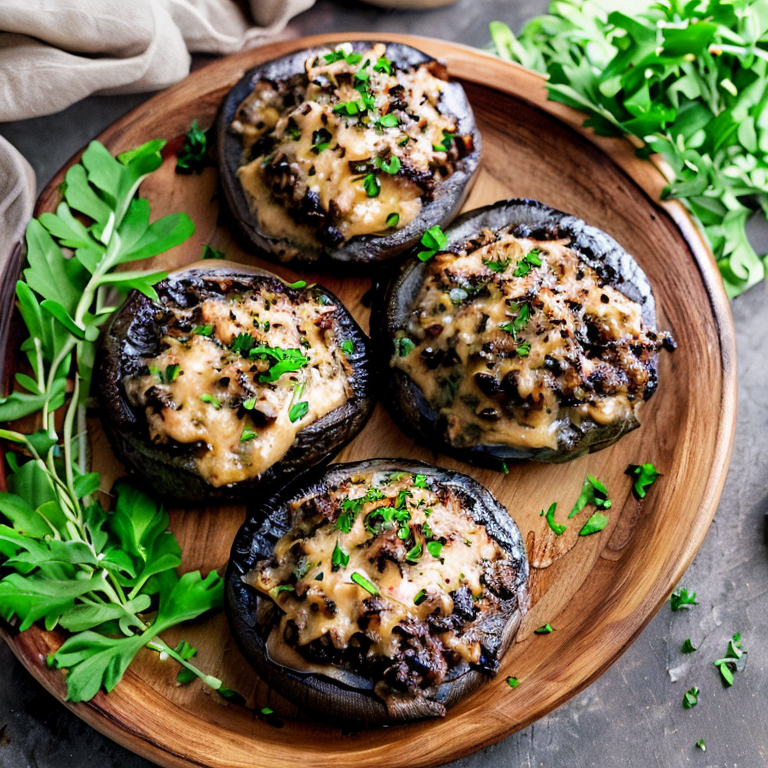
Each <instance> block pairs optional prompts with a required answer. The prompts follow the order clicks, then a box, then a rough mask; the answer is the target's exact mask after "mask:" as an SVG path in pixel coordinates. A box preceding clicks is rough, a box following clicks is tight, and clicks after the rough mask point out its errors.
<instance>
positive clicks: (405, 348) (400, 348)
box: [395, 336, 416, 357]
mask: <svg viewBox="0 0 768 768" xmlns="http://www.w3.org/2000/svg"><path fill="white" fill-rule="evenodd" d="M415 348H416V345H415V344H414V343H413V342H412V341H411V340H410V339H409V338H408V337H407V336H401V337H400V338H398V339H396V340H395V350H396V352H397V356H398V357H405V356H406V355H408V354H409V353H410V352H412V351H413V350H414V349H415Z"/></svg>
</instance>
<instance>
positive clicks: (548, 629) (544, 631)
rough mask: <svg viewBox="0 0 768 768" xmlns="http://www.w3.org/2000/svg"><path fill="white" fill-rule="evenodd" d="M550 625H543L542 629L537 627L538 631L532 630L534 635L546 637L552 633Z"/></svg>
mask: <svg viewBox="0 0 768 768" xmlns="http://www.w3.org/2000/svg"><path fill="white" fill-rule="evenodd" d="M554 631H555V630H554V629H553V627H552V625H551V624H545V625H544V626H543V627H539V628H538V629H534V630H533V634H534V635H548V634H550V633H551V632H554Z"/></svg>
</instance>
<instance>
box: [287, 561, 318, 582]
mask: <svg viewBox="0 0 768 768" xmlns="http://www.w3.org/2000/svg"><path fill="white" fill-rule="evenodd" d="M318 565H319V563H318ZM311 570H312V563H310V562H309V560H307V559H306V558H305V557H302V558H301V560H299V564H298V565H297V566H296V567H295V568H294V569H293V575H294V576H295V577H296V579H297V580H298V579H303V578H304V577H305V576H306V575H307V574H308V573H309V572H310V571H311Z"/></svg>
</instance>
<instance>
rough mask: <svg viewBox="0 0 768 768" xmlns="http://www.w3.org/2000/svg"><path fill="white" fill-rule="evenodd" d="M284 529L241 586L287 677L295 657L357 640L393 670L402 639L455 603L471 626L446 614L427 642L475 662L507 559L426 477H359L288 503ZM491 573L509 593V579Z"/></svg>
mask: <svg viewBox="0 0 768 768" xmlns="http://www.w3.org/2000/svg"><path fill="white" fill-rule="evenodd" d="M293 520H294V523H293V525H292V527H291V530H290V531H289V532H288V533H286V534H285V535H284V536H283V537H282V538H281V539H280V540H279V541H278V542H277V545H276V546H275V550H274V554H273V557H272V558H271V559H270V560H267V561H262V562H261V563H258V564H257V565H256V567H255V568H254V570H253V571H252V572H251V573H250V574H248V575H247V576H246V577H245V581H246V583H248V584H251V585H252V586H254V587H255V588H256V589H258V590H259V591H260V592H262V593H264V594H266V595H268V596H269V597H270V598H271V599H272V600H273V601H274V602H275V603H276V604H277V605H278V606H279V608H280V611H281V617H280V619H279V622H278V624H277V626H276V627H275V628H274V629H273V631H272V633H271V635H270V638H269V642H268V648H269V651H270V655H271V656H272V657H273V658H274V659H275V660H279V661H282V663H287V664H288V665H289V666H297V664H298V659H297V653H296V651H298V655H299V656H300V655H301V653H302V651H303V649H304V648H306V647H307V646H309V645H310V644H311V643H313V642H315V641H318V640H321V639H324V640H329V641H330V642H331V643H332V646H333V647H334V648H335V649H337V650H338V651H339V652H340V653H341V655H342V656H343V651H345V650H346V649H348V647H349V646H350V644H351V643H353V642H354V641H355V639H356V638H358V639H359V638H360V637H364V638H365V641H364V645H365V648H366V658H367V659H368V661H369V662H370V661H371V660H373V659H380V658H382V657H384V658H388V659H390V660H397V659H401V658H402V653H403V650H404V649H405V648H407V647H408V644H407V635H408V634H418V631H417V632H415V633H414V630H413V627H414V626H416V627H418V626H421V627H425V628H426V627H427V626H428V620H430V619H434V618H435V617H451V616H452V614H454V598H455V596H456V595H457V594H463V596H464V600H465V603H469V607H468V608H467V606H466V605H465V607H464V611H465V612H466V611H467V610H469V612H470V614H471V613H472V612H473V611H474V612H475V616H474V618H466V617H465V618H464V619H463V620H460V621H455V619H456V618H457V617H456V616H455V614H454V616H453V619H454V622H453V623H452V624H450V626H445V627H442V626H439V627H437V628H436V629H435V627H434V626H432V625H429V626H430V628H429V629H427V630H426V631H427V632H430V633H431V634H432V636H433V637H434V638H435V639H436V640H437V641H438V643H439V646H440V653H441V654H443V655H444V656H446V657H448V658H449V659H454V660H457V659H463V660H464V661H467V662H471V663H478V662H480V660H481V654H482V652H483V649H482V647H481V645H480V634H481V633H478V632H477V631H473V627H474V626H476V624H477V623H478V622H479V621H480V616H481V615H482V614H485V617H486V618H487V615H488V614H489V613H492V612H493V611H495V610H499V605H500V600H499V598H498V596H497V595H495V594H494V593H493V592H492V591H491V589H490V588H489V587H488V586H487V584H488V583H492V582H493V579H492V578H491V577H490V576H489V574H490V572H491V571H494V569H495V567H496V566H499V565H504V564H506V561H507V557H508V556H507V553H506V552H505V551H504V550H503V549H502V548H501V547H500V546H499V544H498V543H497V542H496V541H495V540H494V539H492V538H491V537H490V536H489V535H488V532H487V531H486V529H485V527H484V526H482V525H479V524H478V523H476V522H475V521H474V520H473V519H472V517H471V515H470V514H469V513H468V512H467V511H466V510H465V509H464V508H463V506H462V503H461V501H460V499H459V498H458V497H457V496H456V495H455V493H454V492H453V491H452V490H450V489H448V488H446V487H444V486H440V485H439V484H438V483H436V482H435V481H434V480H433V479H431V478H430V477H429V476H424V475H412V474H410V473H403V472H398V473H392V472H377V473H373V474H367V475H360V476H357V477H353V478H351V479H350V480H349V481H347V482H345V483H344V484H342V486H341V487H339V488H337V489H336V490H335V491H332V492H327V493H326V494H325V495H324V496H322V497H317V498H309V499H303V500H301V501H300V502H298V503H296V504H295V505H294V509H293ZM339 552H340V553H341V554H339ZM347 558H348V559H347ZM501 572H502V573H504V576H502V578H506V579H507V584H506V585H507V587H508V589H509V591H510V592H514V591H515V586H514V583H512V582H514V578H515V574H514V571H513V570H511V569H510V570H509V571H508V572H504V571H503V569H502V571H501ZM497 578H498V577H497ZM403 627H410V629H409V630H406V631H405V633H404V632H403V631H402V630H403ZM281 640H283V641H286V642H287V643H288V645H289V646H290V647H289V649H288V650H286V649H285V647H284V646H285V642H281ZM310 660H311V659H310ZM302 666H303V665H302ZM438 666H439V664H438ZM315 668H316V667H315ZM445 671H447V666H446V669H445V670H443V672H445Z"/></svg>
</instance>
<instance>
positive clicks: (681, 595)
mask: <svg viewBox="0 0 768 768" xmlns="http://www.w3.org/2000/svg"><path fill="white" fill-rule="evenodd" d="M669 603H670V606H671V608H672V610H673V611H675V612H677V611H679V610H682V609H683V608H688V607H690V606H691V605H698V602H697V600H696V593H695V592H689V591H688V590H687V589H686V588H685V587H680V588H679V589H676V590H675V591H674V592H673V593H672V596H671V597H670V598H669Z"/></svg>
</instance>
